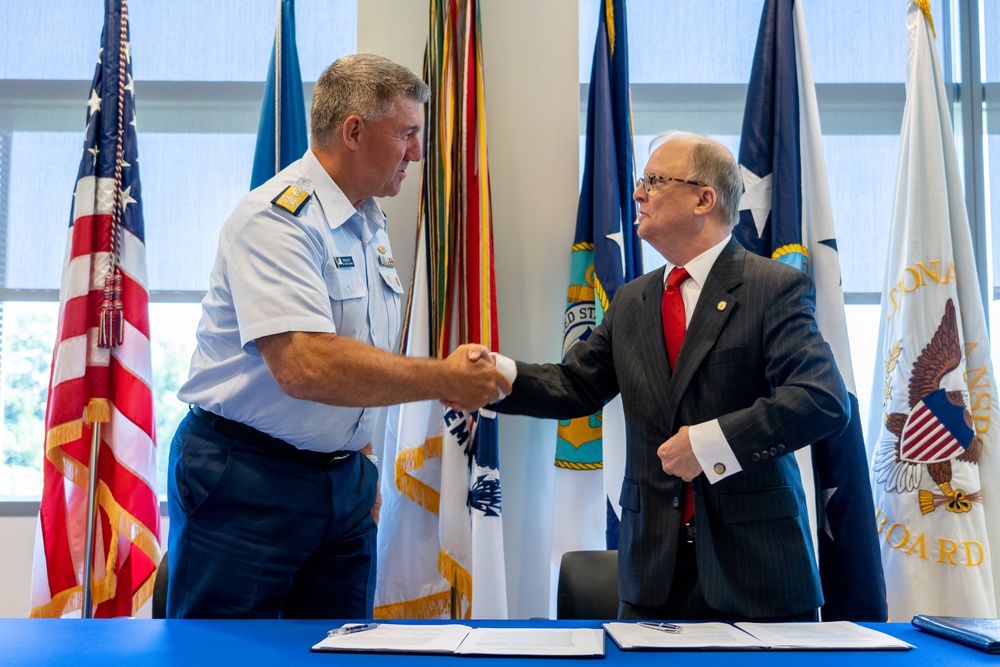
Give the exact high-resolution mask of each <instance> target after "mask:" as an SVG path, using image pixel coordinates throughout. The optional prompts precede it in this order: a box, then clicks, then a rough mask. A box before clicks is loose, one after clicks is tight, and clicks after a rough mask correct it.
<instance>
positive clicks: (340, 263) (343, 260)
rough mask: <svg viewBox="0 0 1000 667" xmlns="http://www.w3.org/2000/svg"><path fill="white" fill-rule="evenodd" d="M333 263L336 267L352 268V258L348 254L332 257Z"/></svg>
mask: <svg viewBox="0 0 1000 667" xmlns="http://www.w3.org/2000/svg"><path fill="white" fill-rule="evenodd" d="M333 265H334V266H336V267H337V268H338V269H353V268H354V258H353V257H351V256H350V255H345V256H344V257H334V258H333Z"/></svg>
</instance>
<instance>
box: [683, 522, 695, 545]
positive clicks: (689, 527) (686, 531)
mask: <svg viewBox="0 0 1000 667" xmlns="http://www.w3.org/2000/svg"><path fill="white" fill-rule="evenodd" d="M695 535H697V529H696V528H695V525H694V519H691V520H690V521H689V522H687V523H686V524H684V525H683V526H681V539H682V540H684V541H685V542H687V543H688V544H694V538H695Z"/></svg>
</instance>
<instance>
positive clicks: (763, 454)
mask: <svg viewBox="0 0 1000 667" xmlns="http://www.w3.org/2000/svg"><path fill="white" fill-rule="evenodd" d="M768 456H770V454H768V453H767V450H766V449H765V450H764V451H762V452H761V453H760V458H762V459H764V460H765V461H766V460H767V457H768Z"/></svg>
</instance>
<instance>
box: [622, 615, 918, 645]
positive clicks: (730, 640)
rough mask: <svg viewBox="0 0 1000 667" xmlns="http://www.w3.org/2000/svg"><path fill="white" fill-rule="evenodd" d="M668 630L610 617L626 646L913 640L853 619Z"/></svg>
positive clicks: (691, 625)
mask: <svg viewBox="0 0 1000 667" xmlns="http://www.w3.org/2000/svg"><path fill="white" fill-rule="evenodd" d="M676 627H679V628H680V632H663V631H661V630H657V629H654V628H650V627H644V626H642V625H639V624H638V623H620V622H616V623H605V624H604V629H605V630H607V632H608V634H609V635H611V639H613V640H614V642H615V643H616V644H618V646H619V647H620V648H621V649H622V650H623V651H745V650H762V649H778V650H785V651H789V650H792V651H794V650H799V651H817V650H834V651H843V650H852V651H853V650H882V651H885V650H907V649H911V648H913V646H912V645H911V644H907V643H906V642H904V641H901V640H899V639H896V638H895V637H891V636H889V635H887V634H885V633H883V632H878V631H877V630H872V629H870V628H866V627H863V626H860V625H856V624H854V623H850V622H848V621H835V622H831V623H736V624H733V625H730V624H728V623H678V624H677V625H676Z"/></svg>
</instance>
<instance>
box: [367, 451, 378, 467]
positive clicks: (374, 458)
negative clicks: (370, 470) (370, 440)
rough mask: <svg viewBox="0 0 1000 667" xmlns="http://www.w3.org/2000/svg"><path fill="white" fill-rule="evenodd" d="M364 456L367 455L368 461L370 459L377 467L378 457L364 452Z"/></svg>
mask: <svg viewBox="0 0 1000 667" xmlns="http://www.w3.org/2000/svg"><path fill="white" fill-rule="evenodd" d="M365 456H367V457H368V460H369V461H371V462H372V463H374V464H375V467H376V468H377V467H378V457H377V456H375V455H374V454H365Z"/></svg>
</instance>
